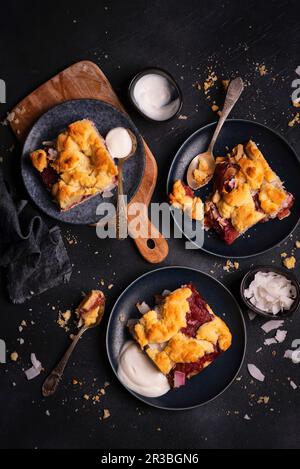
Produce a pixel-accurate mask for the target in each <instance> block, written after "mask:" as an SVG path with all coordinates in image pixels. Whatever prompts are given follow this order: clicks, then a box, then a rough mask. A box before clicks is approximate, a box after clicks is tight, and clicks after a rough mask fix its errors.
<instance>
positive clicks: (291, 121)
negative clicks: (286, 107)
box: [288, 112, 300, 127]
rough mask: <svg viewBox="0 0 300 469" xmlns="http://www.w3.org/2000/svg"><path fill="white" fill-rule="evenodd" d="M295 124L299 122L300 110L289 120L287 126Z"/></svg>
mask: <svg viewBox="0 0 300 469" xmlns="http://www.w3.org/2000/svg"><path fill="white" fill-rule="evenodd" d="M296 124H300V112H297V114H295V115H294V117H293V118H292V119H291V120H290V121H289V123H288V126H289V127H294V126H295V125H296Z"/></svg>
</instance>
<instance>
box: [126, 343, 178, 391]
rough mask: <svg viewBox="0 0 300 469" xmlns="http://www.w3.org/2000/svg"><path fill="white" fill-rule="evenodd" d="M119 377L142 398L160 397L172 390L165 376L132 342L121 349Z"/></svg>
mask: <svg viewBox="0 0 300 469" xmlns="http://www.w3.org/2000/svg"><path fill="white" fill-rule="evenodd" d="M118 377H119V379H120V381H121V382H122V383H123V384H124V385H125V386H126V387H127V388H129V389H131V390H132V391H134V392H136V393H138V394H141V395H142V396H146V397H158V396H162V395H163V394H166V393H167V392H168V391H169V390H170V385H169V382H168V380H167V378H166V377H165V375H164V374H163V373H161V372H160V371H159V370H158V369H157V368H156V367H155V366H154V365H153V364H152V363H151V361H150V360H149V358H148V357H147V356H146V355H145V354H144V352H143V351H142V350H141V349H140V348H139V346H138V345H137V344H136V343H135V342H133V341H132V340H129V341H128V342H126V343H125V344H124V345H123V347H122V349H121V352H120V356H119V366H118Z"/></svg>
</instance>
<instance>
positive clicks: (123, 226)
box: [106, 128, 137, 240]
mask: <svg viewBox="0 0 300 469" xmlns="http://www.w3.org/2000/svg"><path fill="white" fill-rule="evenodd" d="M115 130H117V129H113V131H115ZM118 130H121V131H124V130H126V131H127V133H128V134H129V137H130V139H131V150H130V153H129V154H128V155H126V156H124V157H122V158H120V157H116V158H118V196H117V213H116V238H117V239H119V240H121V239H125V238H126V237H127V203H126V195H125V194H124V188H123V165H124V163H125V162H126V161H128V160H129V158H130V157H131V156H133V155H134V154H135V152H136V147H137V140H136V137H135V135H134V134H133V133H132V132H131V131H130V130H129V129H123V128H118ZM109 133H111V132H109ZM106 139H107V137H106ZM106 144H107V147H108V150H110V149H109V145H108V142H107V143H106ZM111 155H112V157H114V154H113V153H111Z"/></svg>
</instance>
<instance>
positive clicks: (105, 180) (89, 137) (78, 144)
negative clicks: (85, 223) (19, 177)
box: [31, 119, 118, 210]
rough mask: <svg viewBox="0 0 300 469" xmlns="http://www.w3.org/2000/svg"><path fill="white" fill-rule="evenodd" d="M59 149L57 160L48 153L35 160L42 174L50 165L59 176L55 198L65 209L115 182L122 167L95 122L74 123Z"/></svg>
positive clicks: (35, 155) (58, 143) (59, 139)
mask: <svg viewBox="0 0 300 469" xmlns="http://www.w3.org/2000/svg"><path fill="white" fill-rule="evenodd" d="M55 146H56V148H55V149H56V151H57V157H56V158H55V159H54V160H53V161H50V162H49V161H47V155H46V152H45V151H44V150H37V151H36V152H33V153H32V154H31V160H32V163H33V165H34V166H35V167H36V168H37V169H38V170H39V171H41V172H42V171H43V169H44V168H45V167H46V166H47V165H46V166H45V162H46V163H47V164H50V166H51V167H52V168H53V169H54V170H55V171H56V172H57V173H58V174H59V176H60V178H59V180H58V182H57V183H55V184H54V185H53V187H52V195H53V196H54V198H55V199H56V201H57V202H58V204H59V206H60V208H61V209H62V210H67V209H69V208H71V207H72V206H73V205H75V204H77V203H80V201H82V200H84V199H86V198H88V197H92V196H93V195H96V194H98V193H100V192H102V191H103V190H105V189H106V188H107V187H109V186H110V185H113V184H114V183H115V178H116V176H117V174H118V168H117V166H116V165H115V163H114V161H113V159H112V158H111V156H110V154H109V152H108V151H107V149H106V147H105V143H104V141H103V138H102V137H101V135H100V134H99V133H98V131H97V129H96V127H95V125H94V124H93V122H91V121H89V120H88V119H83V120H81V121H77V122H73V123H72V124H70V125H69V126H68V128H67V129H66V130H65V131H64V132H62V133H61V134H59V135H58V137H57V140H56V145H55Z"/></svg>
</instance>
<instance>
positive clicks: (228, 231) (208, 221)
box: [205, 202, 240, 245]
mask: <svg viewBox="0 0 300 469" xmlns="http://www.w3.org/2000/svg"><path fill="white" fill-rule="evenodd" d="M207 207H208V209H207V211H206V214H205V225H206V226H207V227H209V228H213V229H214V230H215V231H216V232H217V234H218V235H219V236H220V238H221V239H222V240H223V241H225V243H226V244H228V245H230V244H232V243H233V242H234V241H235V240H236V239H237V238H238V237H239V236H240V233H239V232H238V231H237V230H236V229H235V228H234V227H233V225H232V223H231V221H230V220H228V219H226V218H223V217H221V215H220V213H219V211H218V209H217V207H216V205H215V204H214V203H213V202H209V203H208V204H207Z"/></svg>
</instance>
